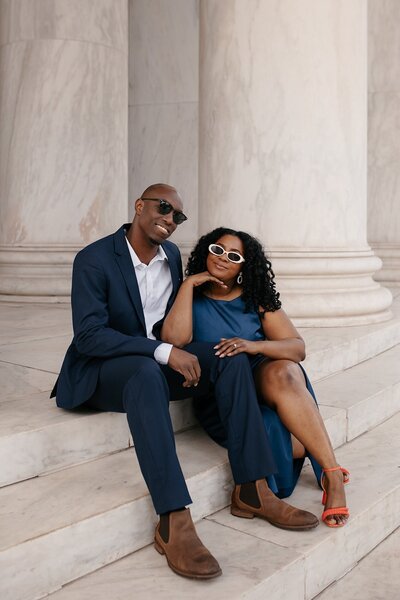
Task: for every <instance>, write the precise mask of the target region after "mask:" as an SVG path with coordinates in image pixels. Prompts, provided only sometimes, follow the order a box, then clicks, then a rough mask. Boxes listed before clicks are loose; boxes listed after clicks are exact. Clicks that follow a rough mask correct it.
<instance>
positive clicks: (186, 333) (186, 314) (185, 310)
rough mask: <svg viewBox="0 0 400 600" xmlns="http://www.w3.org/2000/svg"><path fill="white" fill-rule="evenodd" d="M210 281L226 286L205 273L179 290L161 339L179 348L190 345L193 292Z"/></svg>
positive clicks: (198, 275) (165, 321)
mask: <svg viewBox="0 0 400 600" xmlns="http://www.w3.org/2000/svg"><path fill="white" fill-rule="evenodd" d="M208 281H214V282H216V283H219V284H220V285H222V286H224V285H225V284H224V283H223V282H222V281H220V280H219V279H217V278H216V277H213V276H212V275H210V273H208V271H205V272H204V273H198V274H197V275H190V276H189V277H187V278H186V279H185V281H184V282H183V283H182V285H181V287H180V288H179V291H178V294H177V296H176V298H175V302H174V303H173V305H172V307H171V310H170V311H169V313H168V315H167V316H166V317H165V320H164V323H163V326H162V328H161V339H162V340H163V341H164V342H169V343H170V344H173V345H174V346H176V347H177V348H182V347H183V346H186V344H190V342H191V341H192V337H193V319H192V307H193V290H194V288H195V287H197V286H199V285H203V283H206V282H208Z"/></svg>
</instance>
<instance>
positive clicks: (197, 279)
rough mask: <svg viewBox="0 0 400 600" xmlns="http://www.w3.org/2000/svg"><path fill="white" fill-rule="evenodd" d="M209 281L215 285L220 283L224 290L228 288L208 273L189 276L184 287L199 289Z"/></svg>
mask: <svg viewBox="0 0 400 600" xmlns="http://www.w3.org/2000/svg"><path fill="white" fill-rule="evenodd" d="M209 281H212V282H213V283H218V284H219V285H220V286H221V287H224V288H227V287H228V286H227V285H226V284H225V283H224V282H223V281H221V279H217V277H214V276H213V275H211V273H209V272H208V271H203V273H196V275H189V277H186V279H185V281H184V282H183V284H182V285H191V286H193V287H198V286H199V285H203V283H207V282H209Z"/></svg>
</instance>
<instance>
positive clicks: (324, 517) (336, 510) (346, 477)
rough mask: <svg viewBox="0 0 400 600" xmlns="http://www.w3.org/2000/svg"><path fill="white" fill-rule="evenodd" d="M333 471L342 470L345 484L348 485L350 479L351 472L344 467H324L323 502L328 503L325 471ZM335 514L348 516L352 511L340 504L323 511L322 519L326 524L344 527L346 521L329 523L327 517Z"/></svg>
mask: <svg viewBox="0 0 400 600" xmlns="http://www.w3.org/2000/svg"><path fill="white" fill-rule="evenodd" d="M332 471H342V473H343V483H344V485H346V484H347V483H349V481H350V473H349V471H348V470H347V469H344V468H343V467H332V468H330V469H322V474H321V487H322V490H323V491H322V504H325V503H326V497H327V493H326V489H325V488H324V473H332ZM333 515H344V516H347V517H348V516H349V515H350V511H349V509H348V508H347V506H338V507H333V508H327V509H326V510H324V512H323V513H322V516H321V519H322V521H323V522H324V523H325V525H327V526H328V527H343V526H344V525H346V523H328V521H327V517H331V516H333Z"/></svg>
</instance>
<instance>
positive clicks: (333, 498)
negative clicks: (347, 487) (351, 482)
mask: <svg viewBox="0 0 400 600" xmlns="http://www.w3.org/2000/svg"><path fill="white" fill-rule="evenodd" d="M348 479H349V474H348V472H347V471H346V470H345V469H344V470H343V471H342V469H341V467H337V468H334V469H326V470H325V469H324V472H323V474H322V486H323V489H324V494H323V498H322V501H323V503H324V504H325V508H324V514H325V512H326V511H329V512H328V514H327V515H326V516H325V518H324V515H323V517H322V520H323V521H324V522H325V523H326V525H328V526H329V527H343V525H345V524H346V523H347V521H348V518H349V514H348V509H347V508H346V494H345V491H344V484H345V483H347V481H348ZM339 507H340V508H339ZM335 508H337V509H338V512H337V513H334V512H333V510H334V509H335ZM331 511H332V514H331Z"/></svg>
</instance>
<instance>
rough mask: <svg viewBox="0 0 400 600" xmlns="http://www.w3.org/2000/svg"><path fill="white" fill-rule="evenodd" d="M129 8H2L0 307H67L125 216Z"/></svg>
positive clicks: (55, 3)
mask: <svg viewBox="0 0 400 600" xmlns="http://www.w3.org/2000/svg"><path fill="white" fill-rule="evenodd" d="M127 13H128V3H127V0H35V1H32V0H0V81H1V87H0V122H1V128H0V294H1V299H3V300H10V299H13V298H17V299H18V300H22V299H24V298H25V299H27V298H29V299H32V297H33V299H36V300H38V299H51V298H53V299H65V300H66V299H68V296H69V292H70V271H71V263H72V260H73V257H74V255H75V254H76V252H77V251H78V250H79V249H80V248H81V247H83V246H84V245H86V244H88V243H89V242H91V241H93V240H95V239H97V238H99V237H101V236H103V235H106V234H108V233H110V232H112V231H113V230H114V229H116V228H117V227H118V226H119V225H120V224H121V223H122V222H124V220H125V219H126V218H127V180H128V178H127V129H128V126H127V116H128V27H127V23H128V17H127Z"/></svg>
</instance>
